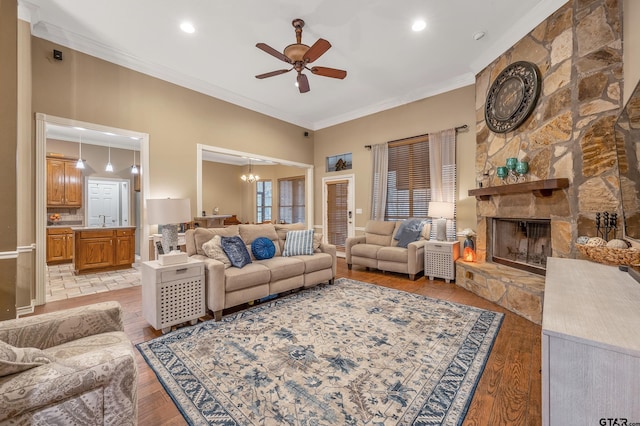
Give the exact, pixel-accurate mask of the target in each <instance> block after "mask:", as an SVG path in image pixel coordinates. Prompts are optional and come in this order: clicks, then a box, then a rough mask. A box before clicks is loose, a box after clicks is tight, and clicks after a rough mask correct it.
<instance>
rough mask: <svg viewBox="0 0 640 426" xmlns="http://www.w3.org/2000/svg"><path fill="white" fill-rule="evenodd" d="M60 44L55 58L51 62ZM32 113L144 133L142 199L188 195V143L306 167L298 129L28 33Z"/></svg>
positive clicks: (309, 151) (308, 142)
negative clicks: (275, 156) (146, 163)
mask: <svg viewBox="0 0 640 426" xmlns="http://www.w3.org/2000/svg"><path fill="white" fill-rule="evenodd" d="M54 48H56V49H60V50H62V52H63V54H64V60H63V61H55V60H53V59H52V57H51V56H52V50H53V49H54ZM32 62H33V112H41V113H45V114H51V115H54V116H58V117H64V118H72V119H76V120H81V121H87V122H91V123H97V124H101V125H106V126H112V127H118V128H123V129H129V130H135V131H138V132H144V133H148V134H149V135H150V137H149V159H150V165H149V178H150V188H148V189H149V191H148V192H146V193H145V196H146V197H147V198H154V197H165V196H171V197H175V198H182V197H188V198H191V205H192V211H194V212H195V208H196V173H195V170H196V145H197V144H204V145H211V146H218V147H223V148H228V149H234V150H239V151H244V152H251V153H256V154H260V155H265V156H269V155H272V154H273V153H274V152H276V153H278V156H279V157H280V158H283V159H286V160H290V161H295V162H301V163H308V164H311V163H312V162H313V140H312V139H311V138H305V137H304V131H305V129H303V128H301V127H298V126H294V125H292V124H288V123H285V122H283V121H280V120H276V119H274V118H271V117H267V116H265V115H262V114H259V113H256V112H253V111H249V110H247V109H245V108H241V107H238V106H235V105H232V104H229V103H227V102H224V101H221V100H219V99H215V98H212V97H209V96H206V95H203V94H200V93H197V92H194V91H191V90H188V89H184V88H182V87H179V86H176V85H174V84H171V83H167V82H165V81H161V80H159V79H156V78H153V77H149V76H147V75H144V74H141V73H138V72H135V71H131V70H129V69H126V68H123V67H120V66H118V65H115V64H111V63H108V62H106V61H102V60H99V59H96V58H94V57H91V56H88V55H85V54H82V53H79V52H76V51H74V50H71V49H69V48H66V47H61V46H58V45H56V44H53V43H50V42H48V41H46V40H43V39H40V38H37V37H32Z"/></svg>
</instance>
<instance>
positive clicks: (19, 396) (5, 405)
mask: <svg viewBox="0 0 640 426" xmlns="http://www.w3.org/2000/svg"><path fill="white" fill-rule="evenodd" d="M137 383H138V373H137V367H136V359H135V354H134V350H133V346H132V345H131V342H130V341H129V339H128V338H127V335H126V334H125V333H124V332H123V325H122V309H121V308H120V305H119V304H118V303H117V302H105V303H98V304H93V305H88V306H82V307H79V308H74V309H68V310H65V311H58V312H52V313H46V314H41V315H35V316H30V317H26V318H20V319H16V320H8V321H2V322H0V424H2V425H4V424H24V425H27V424H28V425H72V424H73V425H80V424H82V425H135V424H136V423H137V416H138V414H137V412H138V400H137Z"/></svg>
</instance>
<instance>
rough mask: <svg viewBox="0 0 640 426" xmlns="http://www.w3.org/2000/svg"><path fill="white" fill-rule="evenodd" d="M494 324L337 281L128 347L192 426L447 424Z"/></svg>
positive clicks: (441, 305) (474, 311) (460, 410)
mask: <svg viewBox="0 0 640 426" xmlns="http://www.w3.org/2000/svg"><path fill="white" fill-rule="evenodd" d="M502 318H503V315H502V314H500V313H497V312H491V311H486V310H483V309H479V308H474V307H471V306H465V305H459V304H455V303H451V302H447V301H442V300H435V299H431V298H428V297H424V296H420V295H416V294H411V293H405V292H401V291H398V290H393V289H389V288H385V287H380V286H377V285H372V284H366V283H362V282H358V281H354V280H349V279H345V278H342V279H338V280H336V282H335V284H333V285H328V284H327V285H319V286H317V287H314V288H311V289H308V290H302V291H299V292H297V293H293V294H291V295H288V296H285V297H282V298H278V299H275V300H272V301H270V302H267V303H264V304H262V305H258V306H255V307H253V308H251V309H248V310H246V311H242V312H238V313H236V314H233V315H229V316H227V317H225V318H224V319H223V321H221V322H214V321H207V322H203V323H201V324H197V325H195V326H192V327H186V328H181V329H178V330H176V331H174V332H172V333H169V334H166V335H164V336H161V337H158V338H156V339H153V340H151V341H148V342H145V343H141V344H138V345H137V346H138V349H139V350H140V352H141V353H142V355H143V356H144V358H145V359H146V361H147V363H149V365H150V366H151V368H152V369H153V370H154V371H155V372H156V375H157V376H158V378H159V379H160V381H161V382H162V384H163V385H164V387H165V388H166V389H167V392H168V393H169V394H170V395H171V397H172V398H173V400H174V401H175V403H176V405H177V406H178V408H179V409H180V411H181V412H182V414H183V415H184V417H185V419H186V420H187V421H188V422H189V423H190V424H198V425H200V424H213V425H286V424H289V425H383V424H384V425H407V424H415V425H440V424H447V425H456V424H460V423H462V420H463V419H464V416H465V414H466V412H467V408H468V406H469V403H470V402H471V398H472V396H473V392H474V390H475V387H476V384H477V382H478V380H479V378H480V376H481V375H482V371H483V369H484V365H485V363H486V361H487V358H488V357H489V353H490V352H491V347H492V345H493V342H494V340H495V337H496V335H497V334H498V330H499V329H500V325H501V323H502Z"/></svg>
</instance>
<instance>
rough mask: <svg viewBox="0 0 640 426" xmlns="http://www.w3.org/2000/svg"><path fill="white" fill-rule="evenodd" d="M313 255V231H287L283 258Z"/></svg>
mask: <svg viewBox="0 0 640 426" xmlns="http://www.w3.org/2000/svg"><path fill="white" fill-rule="evenodd" d="M305 254H313V229H307V230H305V231H289V232H287V238H286V239H285V240H284V250H283V251H282V255H283V256H300V255H305Z"/></svg>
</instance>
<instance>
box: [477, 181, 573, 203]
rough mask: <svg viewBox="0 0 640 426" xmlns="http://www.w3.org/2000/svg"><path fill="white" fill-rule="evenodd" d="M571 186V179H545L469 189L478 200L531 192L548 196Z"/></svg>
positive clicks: (540, 195)
mask: <svg viewBox="0 0 640 426" xmlns="http://www.w3.org/2000/svg"><path fill="white" fill-rule="evenodd" d="M568 187H569V179H567V178H557V179H545V180H536V181H533V182H524V183H512V184H508V185H500V186H491V187H489V188H476V189H470V190H469V196H475V197H476V199H478V200H483V201H484V200H488V199H490V198H491V196H492V195H508V194H520V193H523V192H531V193H533V195H535V196H536V197H548V196H550V195H551V193H552V192H553V191H556V190H559V189H564V188H568Z"/></svg>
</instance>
